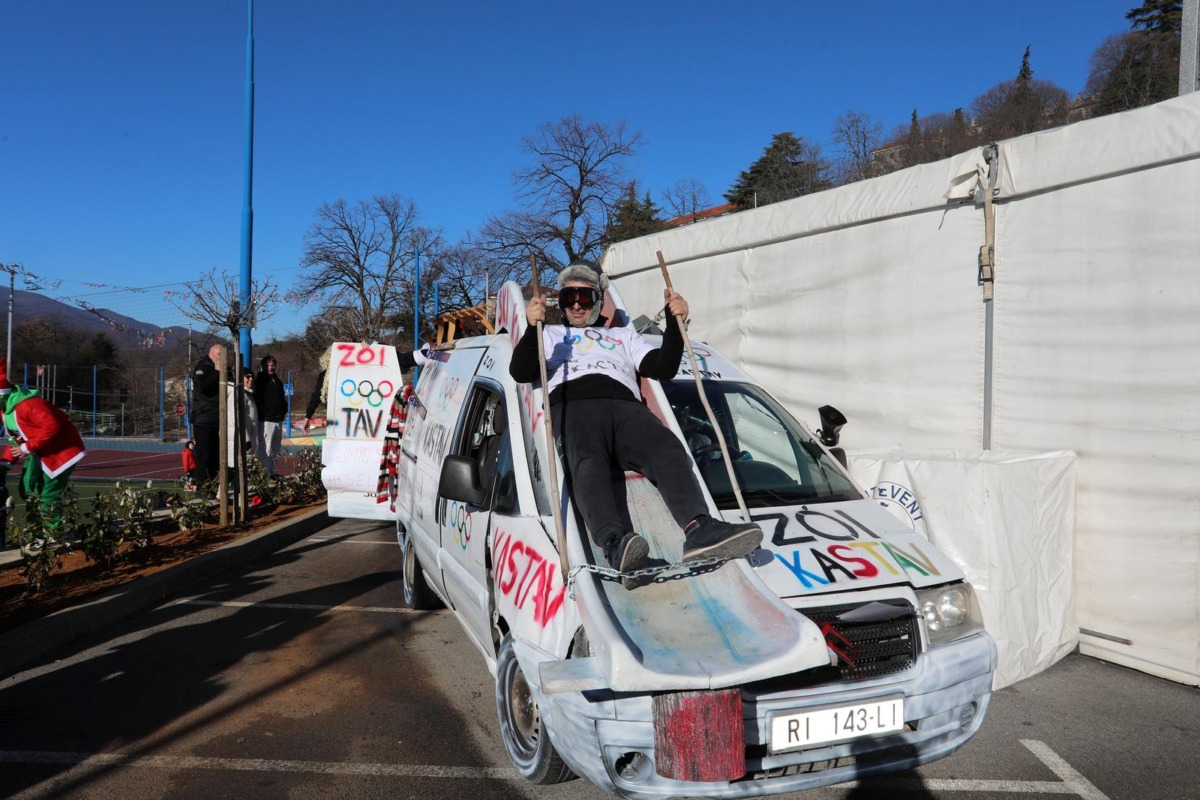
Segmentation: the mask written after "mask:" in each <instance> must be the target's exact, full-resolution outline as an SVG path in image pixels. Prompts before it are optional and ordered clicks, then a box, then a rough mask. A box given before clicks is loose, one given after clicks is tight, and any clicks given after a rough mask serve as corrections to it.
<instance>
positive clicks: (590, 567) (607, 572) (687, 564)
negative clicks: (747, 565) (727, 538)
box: [567, 556, 745, 600]
mask: <svg viewBox="0 0 1200 800" xmlns="http://www.w3.org/2000/svg"><path fill="white" fill-rule="evenodd" d="M744 557H745V556H738V558H744ZM733 560H734V559H732V558H730V557H728V556H718V557H715V558H701V559H697V560H696V561H681V562H679V563H677V564H662V565H660V566H655V567H644V568H642V569H636V570H634V571H633V572H621V571H620V570H617V569H613V568H612V567H600V566H596V565H595V564H579V565H577V566H574V567H571V571H570V572H569V573H568V574H567V594H568V596H569V597H570V598H571V599H572V600H574V599H575V576H576V575H578V574H579V573H581V572H594V573H596V574H597V575H599V576H601V577H604V578H611V579H612V580H616V581H619V580H622V579H624V578H642V577H645V576H648V575H658V574H660V573H663V572H666V571H667V570H669V569H676V568H680V567H684V568H686V571H683V572H680V573H678V574H677V575H671V576H670V577H668V578H666V579H665V580H680V579H682V578H686V577H687V576H688V575H689V574H691V573H693V572H695V571H696V570H697V569H699V568H702V567H711V566H716V565H717V564H724V563H725V562H726V561H733Z"/></svg>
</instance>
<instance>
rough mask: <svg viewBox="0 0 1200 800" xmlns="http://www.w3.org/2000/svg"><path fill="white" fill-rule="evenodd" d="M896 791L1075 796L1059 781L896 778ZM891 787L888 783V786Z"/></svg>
mask: <svg viewBox="0 0 1200 800" xmlns="http://www.w3.org/2000/svg"><path fill="white" fill-rule="evenodd" d="M894 783H895V785H896V788H897V789H910V790H912V791H914V792H916V791H918V790H920V789H925V790H926V791H937V792H996V793H1004V794H1075V793H1076V792H1075V789H1074V787H1072V786H1070V785H1068V784H1065V783H1060V782H1059V781H996V780H991V781H986V780H978V781H974V780H969V779H965V778H924V779H917V780H914V779H912V778H897V779H896V780H895V782H894ZM890 785H892V784H891V782H889V786H890Z"/></svg>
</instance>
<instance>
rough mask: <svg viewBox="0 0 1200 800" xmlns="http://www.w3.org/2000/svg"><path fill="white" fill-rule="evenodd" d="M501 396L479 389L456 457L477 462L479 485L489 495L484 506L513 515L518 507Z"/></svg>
mask: <svg viewBox="0 0 1200 800" xmlns="http://www.w3.org/2000/svg"><path fill="white" fill-rule="evenodd" d="M505 414H506V412H505V408H504V401H503V400H502V399H501V397H500V395H499V394H497V393H496V392H494V391H493V390H491V389H490V388H488V387H486V386H476V387H475V388H474V389H473V391H472V394H471V398H470V400H469V402H468V404H467V417H466V420H465V423H466V424H465V425H464V426H463V428H462V434H461V438H460V439H459V441H458V443H457V446H456V447H455V454H456V455H464V456H470V457H471V458H472V459H473V460H474V461H475V468H476V470H477V475H478V478H479V484H480V485H481V486H483V487H484V488H485V489H486V490H487V491H488V495H487V496H488V498H489V500H488V501H485V504H484V505H485V506H491V507H492V508H493V510H496V511H501V512H504V513H513V512H514V511H515V510H516V505H517V486H516V475H515V474H514V473H513V463H512V452H511V450H510V448H509V435H508V425H507V424H506V423H507V419H508V418H507V417H506V416H505Z"/></svg>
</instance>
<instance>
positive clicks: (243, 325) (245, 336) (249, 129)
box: [235, 0, 254, 373]
mask: <svg viewBox="0 0 1200 800" xmlns="http://www.w3.org/2000/svg"><path fill="white" fill-rule="evenodd" d="M246 25H247V27H246V183H245V189H244V192H243V195H242V198H243V199H242V268H241V278H242V286H241V297H240V300H241V311H242V314H246V315H249V314H250V312H252V310H253V309H252V306H251V303H250V284H251V280H250V275H251V272H252V262H253V258H252V254H253V251H254V0H246ZM238 328H239V330H240V333H241V336H240V337H239V340H240V344H241V351H242V352H241V356H242V366H244V367H245V368H246V369H250V347H251V341H250V320H249V319H248V317H247V316H243V317H241V318H240V319H239V320H238ZM235 373H236V370H235Z"/></svg>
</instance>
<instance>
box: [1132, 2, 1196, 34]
mask: <svg viewBox="0 0 1200 800" xmlns="http://www.w3.org/2000/svg"><path fill="white" fill-rule="evenodd" d="M1125 19H1127V20H1129V24H1130V27H1132V28H1133V29H1134V30H1139V29H1140V30H1143V31H1149V32H1150V33H1170V34H1173V35H1175V36H1179V35H1180V34H1181V32H1182V31H1183V2H1182V0H1146V2H1144V3H1142V4H1141V5H1140V6H1138V7H1137V8H1135V9H1132V10H1131V11H1130V12H1129V13H1128V14H1126V15H1125Z"/></svg>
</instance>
